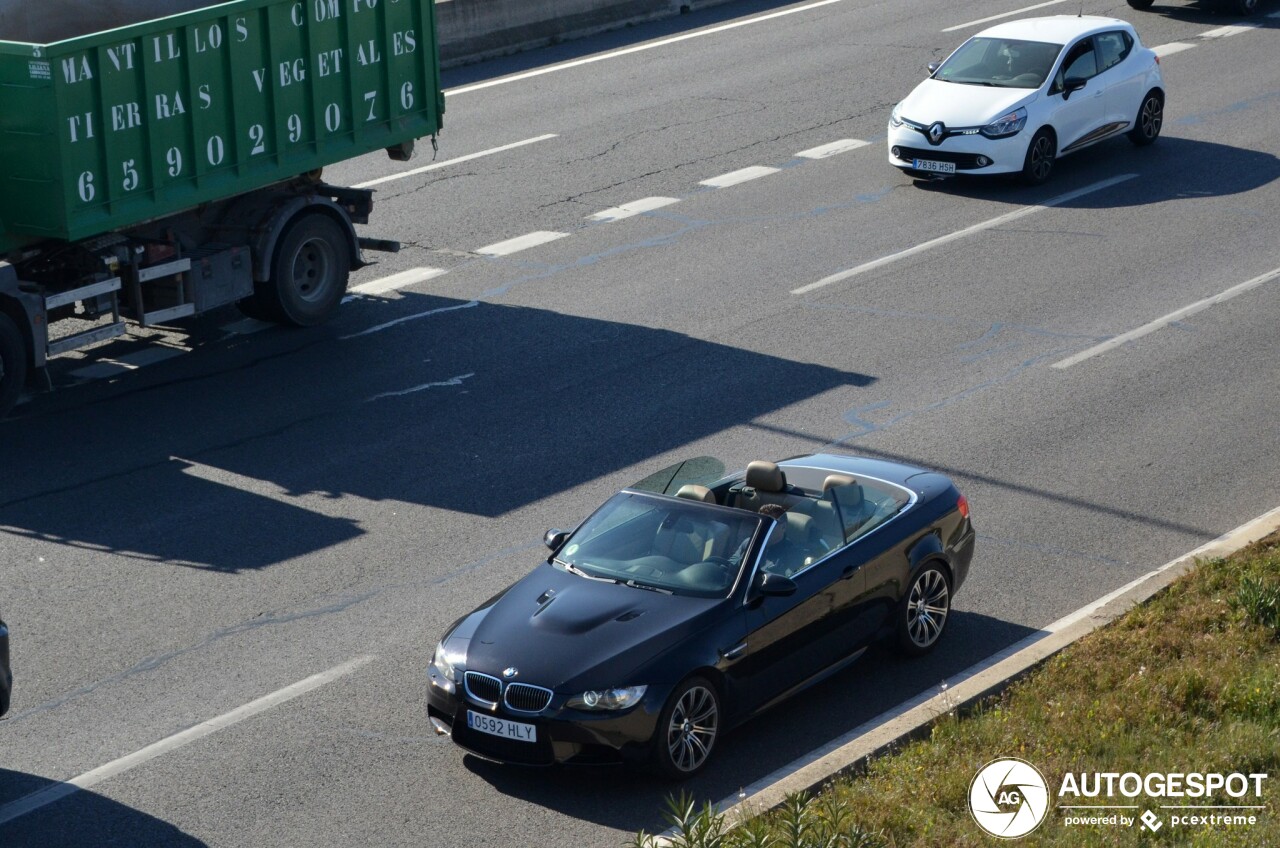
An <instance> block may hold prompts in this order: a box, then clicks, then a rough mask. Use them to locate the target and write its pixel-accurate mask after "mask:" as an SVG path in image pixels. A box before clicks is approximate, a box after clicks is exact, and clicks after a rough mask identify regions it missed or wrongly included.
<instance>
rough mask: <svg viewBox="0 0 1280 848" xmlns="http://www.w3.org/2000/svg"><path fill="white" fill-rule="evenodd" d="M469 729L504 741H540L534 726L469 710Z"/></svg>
mask: <svg viewBox="0 0 1280 848" xmlns="http://www.w3.org/2000/svg"><path fill="white" fill-rule="evenodd" d="M467 727H469V728H471V729H472V730H478V731H480V732H481V733H487V734H489V735H490V736H501V737H502V738H503V739H514V740H516V741H517V742H537V741H538V728H537V727H535V726H534V725H532V724H525V723H524V722H520V721H511V720H510V719H505V718H498V717H497V716H490V715H485V714H484V713H478V712H476V711H475V710H467Z"/></svg>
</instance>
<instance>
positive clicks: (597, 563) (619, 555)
mask: <svg viewBox="0 0 1280 848" xmlns="http://www.w3.org/2000/svg"><path fill="white" fill-rule="evenodd" d="M762 522H763V518H762V517H761V516H759V515H754V514H751V513H741V512H738V511H736V510H730V509H725V508H723V507H716V506H712V505H710V504H706V503H701V502H699V501H692V500H687V499H683V498H670V497H662V496H658V495H648V494H640V493H638V492H619V493H618V494H616V495H614V496H613V497H612V498H610V499H609V500H608V501H606V502H605V504H604V506H602V507H600V509H598V510H596V512H595V514H594V515H592V516H591V517H590V518H588V519H587V521H586V523H584V524H583V525H582V526H581V527H579V528H578V529H577V530H576V531H575V532H574V534H573V535H572V536H570V537H569V539H568V540H567V541H566V542H565V544H564V547H562V548H561V549H560V551H559V552H558V553H557V554H556V555H555V558H554V562H555V563H557V564H558V565H560V566H561V567H562V568H566V569H567V570H569V571H573V572H575V573H579V574H581V575H582V576H583V577H588V578H592V579H597V580H601V579H603V580H613V581H615V582H618V583H624V584H626V585H628V586H634V587H636V588H639V589H653V590H656V591H659V592H667V593H670V594H675V595H693V596H696V597H703V598H722V597H725V596H726V595H727V594H728V592H729V589H730V588H731V587H732V586H733V584H734V581H735V580H736V579H737V576H738V572H739V571H740V570H741V568H742V559H743V557H744V555H745V554H746V551H747V549H748V548H749V547H750V544H751V540H752V539H753V538H754V537H755V534H756V532H757V531H758V529H759V528H760V525H761V523H762Z"/></svg>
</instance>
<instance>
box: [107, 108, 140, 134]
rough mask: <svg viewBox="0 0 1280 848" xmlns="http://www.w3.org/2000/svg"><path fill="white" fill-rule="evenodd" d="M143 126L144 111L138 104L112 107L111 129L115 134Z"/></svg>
mask: <svg viewBox="0 0 1280 848" xmlns="http://www.w3.org/2000/svg"><path fill="white" fill-rule="evenodd" d="M140 126H142V110H141V109H139V108H138V104H137V103H121V104H120V105H118V106H112V107H111V129H112V130H114V131H115V132H120V131H121V130H131V129H133V128H134V127H140Z"/></svg>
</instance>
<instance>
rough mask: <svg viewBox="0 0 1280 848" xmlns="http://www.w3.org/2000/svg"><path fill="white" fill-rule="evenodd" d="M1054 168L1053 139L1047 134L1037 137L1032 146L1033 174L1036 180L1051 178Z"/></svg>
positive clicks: (1042, 180) (1041, 180)
mask: <svg viewBox="0 0 1280 848" xmlns="http://www.w3.org/2000/svg"><path fill="white" fill-rule="evenodd" d="M1052 169H1053V139H1051V138H1049V136H1047V135H1042V136H1040V137H1039V138H1037V139H1036V140H1035V142H1034V144H1033V145H1032V147H1031V174H1032V176H1033V177H1034V178H1035V180H1036V182H1044V181H1045V180H1047V179H1049V171H1051V170H1052Z"/></svg>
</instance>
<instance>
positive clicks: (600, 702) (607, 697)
mask: <svg viewBox="0 0 1280 848" xmlns="http://www.w3.org/2000/svg"><path fill="white" fill-rule="evenodd" d="M648 688H649V687H648V686H626V687H619V688H617V689H591V690H588V691H586V692H583V693H582V694H581V695H574V696H573V697H572V698H570V699H569V702H568V703H567V704H566V706H568V707H570V708H572V709H575V710H625V709H627V708H628V707H634V706H635V705H636V704H638V703H640V699H641V698H643V697H644V693H645V690H646V689H648Z"/></svg>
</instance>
